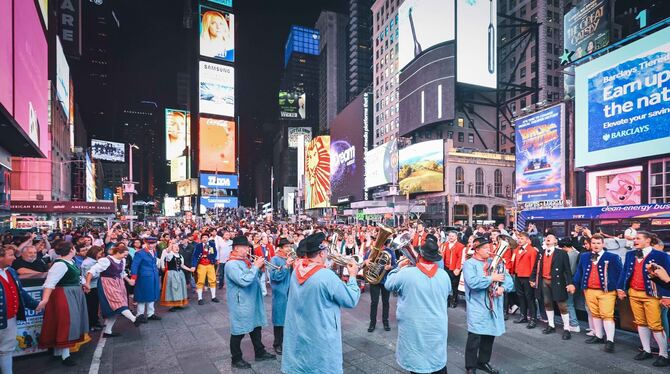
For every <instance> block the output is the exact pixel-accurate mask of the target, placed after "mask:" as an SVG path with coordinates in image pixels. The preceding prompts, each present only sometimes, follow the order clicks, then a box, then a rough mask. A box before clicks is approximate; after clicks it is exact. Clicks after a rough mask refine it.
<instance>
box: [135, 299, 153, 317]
mask: <svg viewBox="0 0 670 374" xmlns="http://www.w3.org/2000/svg"><path fill="white" fill-rule="evenodd" d="M145 310H146V312H147V317H151V316H153V315H154V313H155V312H156V311H155V310H154V302H153V301H152V302H150V303H137V316H138V317H139V316H141V315H143V314H144V311H145Z"/></svg>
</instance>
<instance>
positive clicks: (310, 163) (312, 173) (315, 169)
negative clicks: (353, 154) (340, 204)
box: [305, 135, 330, 209]
mask: <svg viewBox="0 0 670 374" xmlns="http://www.w3.org/2000/svg"><path fill="white" fill-rule="evenodd" d="M305 148H306V149H305V208H306V209H314V208H327V207H329V206H330V136H328V135H323V136H317V137H316V138H314V139H312V140H311V141H310V142H309V143H307V146H306V147H305Z"/></svg>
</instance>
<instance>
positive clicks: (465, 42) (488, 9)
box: [456, 0, 498, 88]
mask: <svg viewBox="0 0 670 374" xmlns="http://www.w3.org/2000/svg"><path fill="white" fill-rule="evenodd" d="M497 7H498V2H497V0H489V1H485V0H456V13H457V18H456V60H457V63H456V76H457V78H458V82H459V83H465V84H470V85H473V86H480V87H486V88H496V87H497V85H498V69H497V56H496V52H497V37H498V35H497V31H498V30H497V29H498V23H497V17H498V15H497V9H498V8H497Z"/></svg>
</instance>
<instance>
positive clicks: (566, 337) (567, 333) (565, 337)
mask: <svg viewBox="0 0 670 374" xmlns="http://www.w3.org/2000/svg"><path fill="white" fill-rule="evenodd" d="M571 338H572V334H570V331H568V330H564V331H563V336H562V337H561V339H563V340H570V339H571Z"/></svg>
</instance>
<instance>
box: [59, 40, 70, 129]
mask: <svg viewBox="0 0 670 374" xmlns="http://www.w3.org/2000/svg"><path fill="white" fill-rule="evenodd" d="M56 97H57V98H58V101H60V105H61V107H62V108H63V111H64V112H65V118H66V119H67V120H68V121H69V120H70V66H69V65H68V64H67V59H66V58H65V53H63V45H62V44H61V43H60V39H59V38H58V37H56Z"/></svg>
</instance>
